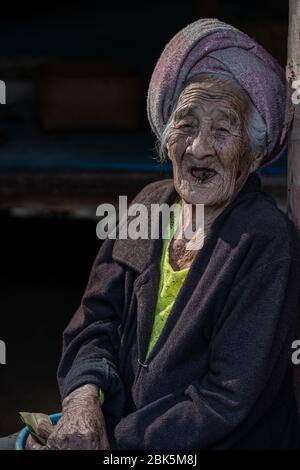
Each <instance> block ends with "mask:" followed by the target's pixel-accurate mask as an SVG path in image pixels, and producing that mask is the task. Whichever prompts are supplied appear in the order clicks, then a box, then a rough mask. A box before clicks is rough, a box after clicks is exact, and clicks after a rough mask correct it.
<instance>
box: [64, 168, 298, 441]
mask: <svg viewBox="0 0 300 470" xmlns="http://www.w3.org/2000/svg"><path fill="white" fill-rule="evenodd" d="M176 195H177V193H176V191H175V189H174V186H173V181H172V180H163V181H158V182H156V183H152V184H150V185H148V186H147V187H145V188H144V189H143V190H142V191H141V193H139V195H138V196H137V197H136V199H135V201H134V202H143V203H145V204H147V205H148V204H151V203H162V202H167V203H172V202H173V201H174V200H175V197H176ZM161 247H162V240H161V239H157V240H142V239H139V240H130V239H128V240H116V241H115V240H105V242H104V243H103V245H102V247H101V249H100V251H99V254H98V256H97V258H96V260H95V263H94V266H93V268H92V271H91V275H90V279H89V282H88V286H87V289H86V292H85V294H84V296H83V299H82V304H81V305H80V307H79V309H78V311H77V312H76V314H75V316H74V317H73V319H72V320H71V322H70V324H69V325H68V327H67V329H66V331H65V333H64V351H63V355H62V359H61V363H60V366H59V370H58V380H59V385H60V390H61V394H62V397H64V396H66V395H67V394H69V393H70V392H71V391H72V390H74V389H75V388H77V387H79V386H81V385H83V384H85V383H95V384H97V385H98V386H99V387H101V388H102V389H103V390H104V392H105V403H104V406H103V411H104V414H105V417H106V421H107V426H108V431H109V435H110V439H111V443H112V447H113V448H114V449H203V448H236V447H237V448H247V447H250V448H294V447H300V432H299V431H300V430H299V424H298V418H297V413H296V406H295V399H294V395H293V386H292V370H291V352H292V350H291V343H292V341H293V339H294V338H295V331H296V323H297V318H298V316H299V289H300V271H299V269H300V254H299V243H298V239H297V236H296V233H295V229H294V227H293V225H292V224H291V222H289V220H288V219H287V217H286V216H285V215H284V214H283V213H282V212H281V211H280V210H279V209H278V208H277V206H276V204H275V202H274V201H273V199H272V198H271V197H270V196H269V195H267V194H266V193H264V192H262V191H261V187H260V180H259V177H258V176H256V175H250V177H249V178H248V180H247V182H246V184H245V185H244V187H243V188H242V190H241V191H240V192H239V194H238V195H237V197H236V199H235V200H234V201H233V202H231V203H230V205H228V206H227V207H226V208H225V210H224V211H223V212H222V213H221V214H220V215H219V216H218V218H217V219H216V220H215V222H214V223H213V225H212V227H211V229H210V232H209V234H208V236H207V238H206V240H205V243H204V246H203V248H202V250H201V251H200V252H199V253H198V254H197V256H196V258H195V259H194V262H193V264H192V266H191V267H190V270H189V273H188V275H187V277H186V279H185V282H184V284H183V286H182V289H181V290H180V292H179V294H178V297H177V299H176V302H175V304H174V306H173V309H172V311H171V313H170V316H169V318H168V320H167V322H166V325H165V327H164V329H163V331H162V333H161V335H160V337H159V339H158V341H157V343H156V344H155V346H154V348H153V350H152V351H151V353H150V355H149V357H148V359H147V363H144V360H145V354H146V349H147V345H148V341H149V339H150V334H151V328H152V322H153V315H154V309H155V302H156V296H157V290H158V285H159V262H160V255H161Z"/></svg>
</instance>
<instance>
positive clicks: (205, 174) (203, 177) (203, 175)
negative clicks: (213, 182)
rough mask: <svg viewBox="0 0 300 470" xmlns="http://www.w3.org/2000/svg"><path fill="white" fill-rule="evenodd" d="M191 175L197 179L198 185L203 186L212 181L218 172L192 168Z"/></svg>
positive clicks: (209, 169)
mask: <svg viewBox="0 0 300 470" xmlns="http://www.w3.org/2000/svg"><path fill="white" fill-rule="evenodd" d="M190 173H191V175H192V176H193V177H194V178H195V180H196V181H197V183H199V184H201V183H204V182H206V181H208V180H210V179H212V178H213V177H214V176H215V175H216V174H217V172H216V171H215V170H213V169H212V168H204V167H203V168H199V167H192V168H191V169H190Z"/></svg>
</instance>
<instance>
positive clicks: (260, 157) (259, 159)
mask: <svg viewBox="0 0 300 470" xmlns="http://www.w3.org/2000/svg"><path fill="white" fill-rule="evenodd" d="M266 155H267V149H266V148H265V149H264V151H263V152H260V153H257V154H256V155H254V157H253V160H252V163H251V165H250V173H253V172H254V171H256V170H257V169H258V168H259V167H260V165H261V162H262V161H263V159H264V158H265V156H266Z"/></svg>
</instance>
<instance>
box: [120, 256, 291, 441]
mask: <svg viewBox="0 0 300 470" xmlns="http://www.w3.org/2000/svg"><path fill="white" fill-rule="evenodd" d="M298 312H299V272H298V267H297V263H295V262H293V260H292V259H291V258H289V257H284V258H282V259H278V260H276V261H274V262H271V263H267V264H262V265H259V266H258V265H257V264H256V267H255V269H252V270H250V271H249V272H248V274H247V275H246V276H245V277H244V278H243V279H241V280H239V282H238V283H237V284H235V285H234V286H233V288H232V290H231V292H230V294H229V295H228V298H227V302H226V304H225V306H224V308H223V309H222V312H221V315H219V317H218V319H217V320H216V322H215V325H214V329H213V334H212V338H211V344H210V357H209V368H208V371H207V374H206V375H205V376H204V377H203V378H201V379H199V380H195V381H194V382H193V383H190V384H188V386H187V387H185V389H182V390H174V392H173V393H170V394H169V395H166V396H162V397H160V398H159V399H157V400H156V401H153V402H152V403H149V404H148V405H147V406H145V407H143V408H141V409H139V410H137V411H135V412H133V413H131V414H129V415H128V416H126V417H125V418H123V419H122V420H121V421H120V422H119V424H118V425H117V426H116V428H115V439H116V445H117V448H118V449H143V448H144V449H170V448H171V449H204V448H218V447H219V446H220V447H221V448H226V447H228V446H230V445H232V443H234V441H235V440H237V439H238V438H240V437H241V436H240V434H241V430H242V429H243V431H245V432H246V431H247V426H249V425H250V423H251V421H252V420H253V418H254V417H255V419H256V418H257V419H259V417H260V416H261V415H262V414H264V413H265V411H266V407H267V406H268V405H269V404H270V403H271V402H272V399H273V398H274V397H275V396H276V394H277V393H278V390H279V387H280V385H281V383H282V380H283V377H284V375H285V374H286V371H287V367H288V365H289V362H290V361H291V358H290V356H291V342H292V339H293V337H294V336H293V335H294V333H295V325H296V319H297V315H298ZM150 366H151V364H150ZM241 424H243V426H242V427H241V426H240V425H241ZM252 424H253V423H252Z"/></svg>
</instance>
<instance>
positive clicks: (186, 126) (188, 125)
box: [178, 122, 193, 129]
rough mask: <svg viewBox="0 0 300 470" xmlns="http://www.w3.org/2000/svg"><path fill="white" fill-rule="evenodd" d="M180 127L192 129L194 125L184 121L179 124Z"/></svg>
mask: <svg viewBox="0 0 300 470" xmlns="http://www.w3.org/2000/svg"><path fill="white" fill-rule="evenodd" d="M178 127H179V129H192V128H193V125H192V124H189V123H187V122H186V123H182V124H179V125H178Z"/></svg>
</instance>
